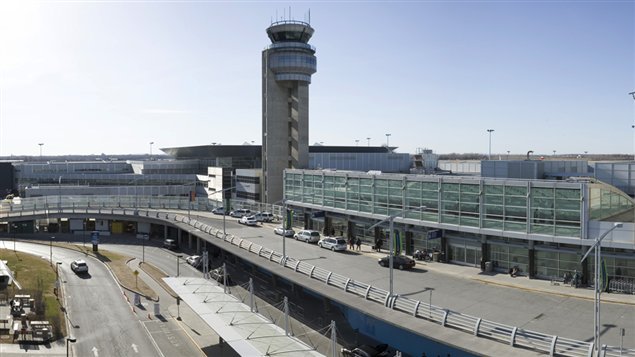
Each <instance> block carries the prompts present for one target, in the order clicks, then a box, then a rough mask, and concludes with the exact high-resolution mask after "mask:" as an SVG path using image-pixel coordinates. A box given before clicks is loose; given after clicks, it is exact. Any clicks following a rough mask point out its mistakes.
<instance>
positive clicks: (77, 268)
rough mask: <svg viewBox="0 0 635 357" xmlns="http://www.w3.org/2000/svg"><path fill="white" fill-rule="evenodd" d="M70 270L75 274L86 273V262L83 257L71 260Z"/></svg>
mask: <svg viewBox="0 0 635 357" xmlns="http://www.w3.org/2000/svg"><path fill="white" fill-rule="evenodd" d="M71 270H72V271H73V272H74V273H75V274H82V273H88V264H86V262H85V261H84V260H83V259H77V260H73V261H72V262H71Z"/></svg>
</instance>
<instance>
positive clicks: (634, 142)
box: [628, 92, 635, 161]
mask: <svg viewBox="0 0 635 357" xmlns="http://www.w3.org/2000/svg"><path fill="white" fill-rule="evenodd" d="M628 95H630V96H631V97H633V100H635V92H630V93H628ZM631 128H633V129H635V125H631ZM634 132H635V130H634ZM633 148H634V149H633V150H634V151H633V161H635V134H633Z"/></svg>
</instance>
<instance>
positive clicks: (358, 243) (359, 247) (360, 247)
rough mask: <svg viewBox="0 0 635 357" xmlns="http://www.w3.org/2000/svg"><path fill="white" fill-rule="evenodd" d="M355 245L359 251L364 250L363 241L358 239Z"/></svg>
mask: <svg viewBox="0 0 635 357" xmlns="http://www.w3.org/2000/svg"><path fill="white" fill-rule="evenodd" d="M355 244H356V245H357V250H359V251H361V250H362V239H361V238H359V237H357V240H356V241H355Z"/></svg>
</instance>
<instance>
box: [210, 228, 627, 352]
mask: <svg viewBox="0 0 635 357" xmlns="http://www.w3.org/2000/svg"><path fill="white" fill-rule="evenodd" d="M200 219H201V220H202V221H209V222H214V224H213V225H214V226H216V227H220V226H222V222H221V221H222V220H221V219H219V218H217V217H210V218H205V217H200ZM219 223H220V224H219ZM276 226H277V224H264V225H262V226H258V227H246V226H242V225H239V224H237V223H236V222H235V219H228V220H227V233H229V234H233V235H236V236H239V237H242V238H244V239H247V240H249V241H252V242H254V243H257V244H259V245H262V246H264V247H267V248H270V249H274V250H276V251H278V252H282V238H281V237H280V236H278V235H275V234H274V233H273V228H274V227H276ZM366 249H368V247H366ZM286 251H287V255H288V256H290V257H293V258H295V259H300V260H303V261H307V262H309V263H310V264H313V265H316V266H318V267H321V268H324V269H326V270H329V271H333V272H336V273H338V274H341V275H344V276H347V277H350V278H352V279H355V280H358V281H363V282H366V283H370V284H372V285H374V286H376V287H379V288H382V289H386V290H388V289H389V280H388V276H389V270H388V269H387V268H382V267H380V266H379V265H378V263H377V259H376V258H372V257H369V256H368V255H363V254H359V253H356V252H351V251H346V252H331V251H329V250H326V249H321V248H319V247H317V246H316V245H314V244H307V243H305V242H298V241H295V240H294V239H292V238H287V239H286ZM428 264H442V263H428ZM290 273H291V272H290ZM521 279H526V278H521ZM394 291H395V293H396V294H400V295H403V296H408V297H409V298H413V299H417V300H421V301H425V302H428V301H429V299H430V294H431V293H430V291H432V303H433V304H434V305H437V306H441V307H445V308H449V309H451V310H454V311H458V312H461V313H465V314H469V315H472V316H476V317H481V318H484V319H487V320H491V321H495V322H498V323H503V324H506V325H511V326H516V327H519V328H525V329H529V330H533V331H537V332H542V333H547V334H553V335H559V336H562V337H567V338H572V339H577V340H584V341H593V301H589V300H587V299H580V298H576V297H568V296H561V295H552V294H544V293H538V292H532V291H527V290H523V289H515V288H508V287H500V286H494V285H487V284H483V283H480V282H476V281H473V280H468V279H461V278H456V277H454V276H451V275H447V274H443V273H439V272H436V271H432V270H427V269H426V265H425V264H422V263H421V262H417V266H416V268H415V269H413V270H410V271H407V270H406V271H399V270H397V269H395V270H394ZM601 311H602V331H601V333H602V343H603V344H609V345H613V346H619V345H620V342H621V338H620V335H619V330H620V328H624V329H626V336H629V335H630V336H631V338H624V347H625V348H635V339H634V338H632V335H633V334H634V333H635V309H634V308H633V305H626V304H615V303H607V302H604V303H602V308H601Z"/></svg>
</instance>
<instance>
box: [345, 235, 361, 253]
mask: <svg viewBox="0 0 635 357" xmlns="http://www.w3.org/2000/svg"><path fill="white" fill-rule="evenodd" d="M355 246H357V250H359V251H361V250H362V239H361V238H359V237H358V238H357V239H356V238H354V237H349V238H348V248H349V249H350V250H355Z"/></svg>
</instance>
